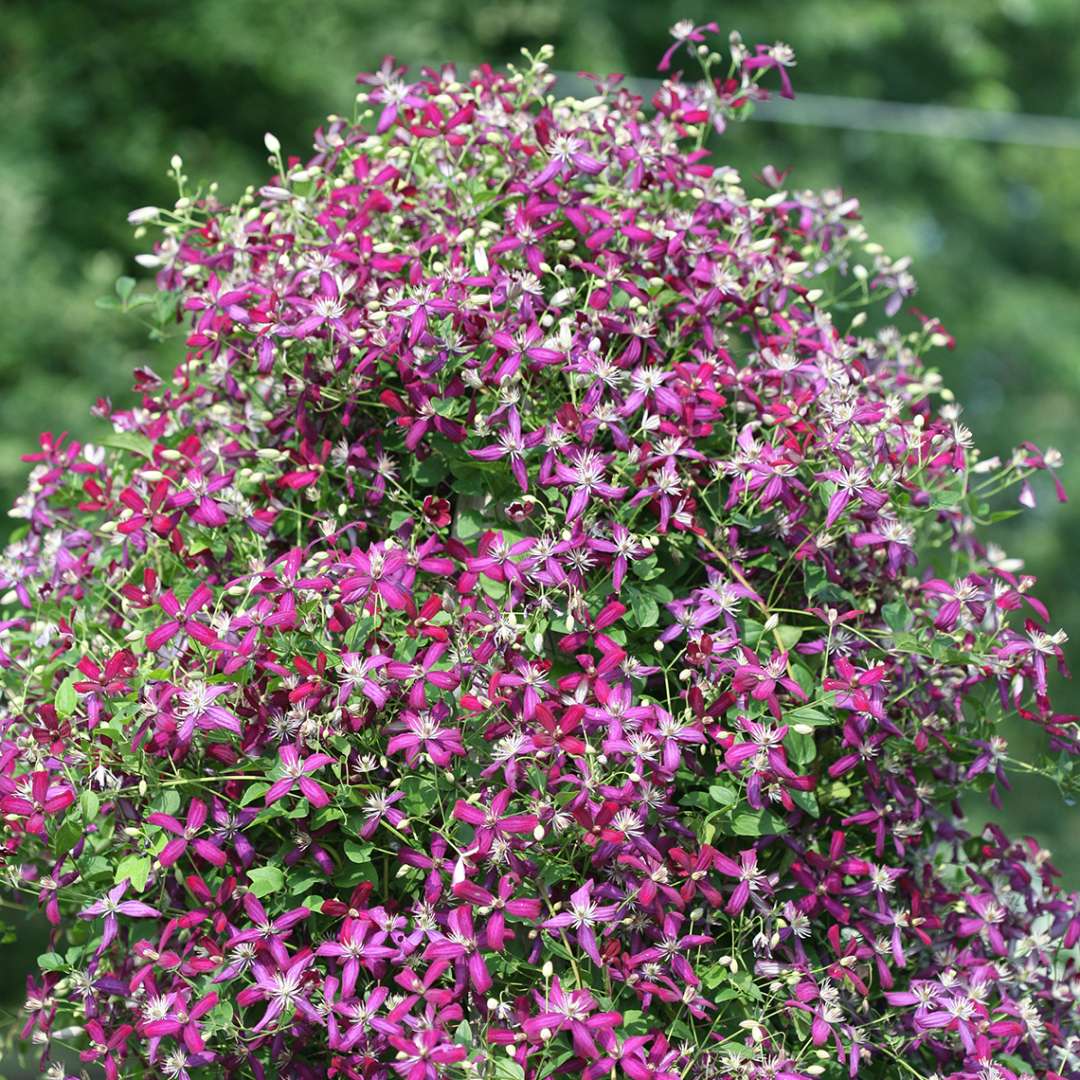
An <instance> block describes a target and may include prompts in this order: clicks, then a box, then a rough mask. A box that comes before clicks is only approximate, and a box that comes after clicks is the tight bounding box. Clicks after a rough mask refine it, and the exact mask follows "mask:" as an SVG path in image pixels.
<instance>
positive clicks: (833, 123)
mask: <svg viewBox="0 0 1080 1080" xmlns="http://www.w3.org/2000/svg"><path fill="white" fill-rule="evenodd" d="M556 75H557V76H558V84H557V85H558V89H559V91H560V93H566V94H570V95H571V96H575V97H576V96H582V97H584V96H587V95H588V94H591V93H592V92H593V90H592V83H588V82H586V81H585V80H584V79H582V78H581V77H580V76H578V75H575V74H572V73H571V72H564V71H560V72H556ZM622 85H623V86H625V87H626V88H627V89H628V90H630V91H632V92H633V93H635V94H640V95H641V96H642V97H645V98H651V97H652V96H653V94H655V93H656V91H657V90H658V89H659V88H660V85H661V84H660V82H659V80H657V79H641V78H628V79H624V80H623V83H622ZM752 119H756V120H765V121H767V122H769V123H774V124H796V125H799V126H804V127H827V128H841V129H846V130H849V131H872V132H882V133H885V134H890V135H924V136H930V137H932V138H939V139H966V140H970V141H975V142H990V143H1014V144H1017V145H1021V146H1047V147H1053V148H1056V149H1061V150H1080V120H1075V119H1073V118H1072V117H1067V116H1038V115H1034V114H1031V113H1015V112H998V111H994V110H990V109H964V108H957V107H955V106H952V105H914V104H911V103H908V102H900V101H874V100H872V99H870V98H852V97H837V96H832V95H829V94H804V93H799V94H797V95H796V97H795V100H794V101H784V100H783V99H780V98H771V99H770V100H768V101H762V102H758V103H757V104H756V105H755V106H754V112H753V114H752Z"/></svg>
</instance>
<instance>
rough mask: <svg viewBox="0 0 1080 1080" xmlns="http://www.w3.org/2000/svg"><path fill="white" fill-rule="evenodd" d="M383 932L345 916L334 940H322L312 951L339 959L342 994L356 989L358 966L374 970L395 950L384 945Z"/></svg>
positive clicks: (348, 996)
mask: <svg viewBox="0 0 1080 1080" xmlns="http://www.w3.org/2000/svg"><path fill="white" fill-rule="evenodd" d="M386 937H387V935H386V932H385V931H383V930H378V929H376V927H375V926H374V925H373V924H372V923H370V922H368V921H367V920H364V919H352V918H347V919H346V920H345V921H344V922H343V923H342V924H341V929H340V930H339V931H338V936H337V940H336V941H325V942H323V944H322V945H320V946H319V947H318V948H317V949H316V950H315V955H316V956H333V957H336V958H337V959H338V960H340V961H341V962H342V968H341V993H342V996H343V997H346V998H350V997H352V996H353V991H354V990H355V989H356V980H357V978H358V977H359V975H360V969H361V968H363V969H364V970H366V971H371V972H374V971H375V970H376V967H377V966H378V965H379V963H380V962H381V961H383V960H386V959H387V958H389V957H391V956H393V955H394V954H395V952H396V951H397V950H395V949H392V948H390V947H389V946H388V945H384V944H383V942H385V941H386Z"/></svg>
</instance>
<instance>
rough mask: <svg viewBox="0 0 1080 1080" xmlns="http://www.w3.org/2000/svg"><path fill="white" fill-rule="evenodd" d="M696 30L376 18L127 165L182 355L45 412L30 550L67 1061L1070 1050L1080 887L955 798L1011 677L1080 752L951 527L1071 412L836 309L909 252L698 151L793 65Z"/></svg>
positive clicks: (29, 750) (769, 1077) (1042, 652)
mask: <svg viewBox="0 0 1080 1080" xmlns="http://www.w3.org/2000/svg"><path fill="white" fill-rule="evenodd" d="M714 31H715V27H714V26H711V25H709V26H703V27H697V26H693V25H692V24H689V23H688V24H679V25H678V26H676V27H675V28H674V30H673V34H674V37H675V45H674V46H673V47H672V49H670V50H668V52H667V53H666V54H665V55H664V58H663V63H662V67H664V68H665V69H666V68H667V67H668V66H669V65H670V64H671V63H672V61H673V59H674V57H675V56H676V55H677V54H679V53H680V52H681V51H682V50H684V49H688V50H692V55H694V56H696V57H697V58H698V60H699V61H700V63H701V65H702V68H703V76H704V77H703V78H702V79H700V80H699V81H688V80H685V79H684V78H683V77H682V76H681V75H677V76H675V77H673V78H672V79H670V80H669V81H667V82H666V83H664V85H663V87H662V88H661V89H660V91H659V92H658V93H657V94H656V96H655V98H654V99H653V100H652V101H651V102H643V101H642V100H641V99H640V98H638V97H636V96H634V94H632V93H631V92H630V91H629V90H627V89H626V88H624V87H623V86H622V85H621V83H620V80H619V79H617V78H612V79H609V80H604V81H597V83H596V93H595V96H594V97H592V98H590V99H589V100H587V101H576V100H568V101H556V100H555V99H554V98H553V97H552V96H551V89H552V83H553V78H552V76H551V73H550V71H549V69H548V66H547V61H548V59H549V58H550V56H549V53H548V52H547V50H541V51H540V52H539V53H538V54H537V55H536V56H530V57H529V60H528V63H527V64H524V65H521V66H520V67H518V68H515V69H511V70H509V71H497V70H494V69H492V68H490V67H486V66H485V67H481V68H479V69H478V70H476V71H474V72H472V73H471V74H469V75H468V76H462V75H459V74H458V73H457V72H456V71H455V70H454V69H453V68H451V67H444V68H440V69H437V70H434V69H431V70H424V71H422V72H421V73H420V74H419V75H416V76H409V75H408V74H407V72H406V71H405V70H404V69H402V68H399V67H397V66H396V65H395V64H394V62H393V60H388V61H387V62H386V63H385V64H384V65H383V67H382V68H381V69H380V70H379V71H378V72H375V73H373V74H370V75H363V76H361V77H360V80H359V81H360V83H361V85H362V87H363V89H362V91H361V93H360V95H359V96H358V105H357V113H356V115H354V116H353V117H352V118H351V119H346V118H341V117H336V118H332V119H331V120H330V121H328V122H327V124H326V125H325V126H324V127H323V128H320V129H319V131H317V132H316V135H315V154H314V156H313V157H311V158H310V159H309V160H307V161H306V162H301V161H300V160H298V159H292V158H289V159H284V158H283V157H282V156H281V151H280V147H279V145H278V141H277V140H276V139H275V138H274V137H273V136H268V137H267V148H268V150H269V152H270V155H271V161H272V163H273V166H274V168H275V171H276V175H274V177H273V178H272V181H271V182H270V183H269V184H268V185H267V186H265V187H263V188H261V189H259V190H258V191H254V190H253V191H250V192H249V193H248V194H246V195H244V196H243V197H242V198H241V199H240V200H239V202H238V203H237V204H236V205H234V206H227V205H222V204H221V203H219V202H218V201H217V199H216V197H215V196H214V194H213V193H208V194H203V193H201V192H199V191H193V190H190V189H189V188H188V187H187V179H186V177H184V176H183V174H182V163H180V162H174V173H175V175H176V178H177V181H178V182H179V184H180V198H179V199H178V201H177V203H176V205H175V207H174V208H172V209H168V210H159V209H156V208H144V209H143V210H140V211H136V212H135V213H134V214H133V216H132V218H133V222H134V223H135V224H136V225H137V226H138V228H139V230H140V231H142V230H145V229H146V228H147V226H148V225H155V226H158V227H160V228H161V230H162V235H161V238H160V240H159V241H158V242H157V243H156V245H155V247H154V250H153V252H152V253H151V254H149V255H147V256H146V257H144V259H143V262H144V263H145V264H146V265H152V266H154V267H156V268H157V285H158V289H159V290H160V293H161V296H162V299H161V300H159V301H154V303H156V304H157V308H158V310H159V311H161V312H163V313H164V315H163V320H164V321H163V324H162V327H161V332H163V333H165V332H168V331H169V328H170V326H171V327H172V328H173V330H175V329H176V328H178V327H182V328H183V329H182V330H181V332H182V333H185V334H186V349H187V351H186V355H185V358H184V361H183V363H182V364H180V365H179V366H178V367H177V369H176V370H175V372H174V373H173V375H172V377H171V378H170V379H164V378H160V377H158V376H157V375H155V374H154V373H153V372H152V371H150V370H148V369H142V370H140V371H138V372H137V373H136V387H135V390H136V393H137V395H138V404H137V405H136V406H135V407H133V408H131V409H127V410H117V409H113V408H112V406H111V405H110V404H109V403H108V402H104V401H103V402H99V404H98V406H97V412H98V414H99V415H100V416H102V417H103V418H105V419H107V420H108V421H109V422H110V424H111V429H112V430H111V434H110V435H108V436H107V437H105V438H103V440H102V445H95V446H90V445H86V446H80V445H78V444H75V443H71V442H68V441H66V440H65V439H64V438H54V437H52V436H48V435H47V436H44V437H43V438H42V444H41V449H40V452H38V453H36V454H33V455H30V456H29V457H28V460H29V461H31V462H32V463H33V471H32V474H31V478H30V483H29V486H28V488H27V492H26V494H25V496H23V497H22V498H21V499H20V500H19V502H18V504H17V506H16V508H15V514H16V516H18V517H20V518H22V519H24V522H23V525H22V527H21V528H20V529H19V530H18V531H17V533H16V534H15V536H14V538H13V539H12V541H11V543H10V545H9V546H8V548H7V549H6V551H5V552H4V554H3V556H2V558H0V593H2V594H3V597H2V603H3V605H4V607H3V610H2V612H0V615H2V619H0V686H2V698H0V809H2V811H3V815H4V835H3V859H4V887H5V893H6V895H7V896H8V898H9V902H14V903H17V904H21V905H27V906H33V905H37V906H39V907H40V909H41V910H42V911H43V912H44V915H45V917H46V918H47V919H48V921H49V923H50V924H51V926H52V928H53V931H52V943H51V947H50V951H49V952H48V953H46V954H45V955H43V956H42V957H40V959H39V966H40V971H39V972H38V973H37V974H36V975H34V976H33V977H31V978H30V980H29V984H28V989H27V999H26V1018H25V1024H24V1026H23V1028H22V1031H21V1033H20V1036H21V1039H22V1040H24V1041H25V1042H27V1043H29V1044H31V1045H32V1046H34V1047H36V1048H37V1049H38V1051H39V1052H40V1054H41V1060H42V1068H43V1070H44V1073H45V1075H46V1076H47V1077H49V1078H50V1080H62V1078H64V1077H67V1076H68V1075H69V1073H70V1072H71V1068H72V1066H71V1065H70V1062H71V1060H72V1054H73V1053H77V1054H78V1055H79V1056H80V1057H81V1059H82V1061H83V1062H84V1063H87V1064H91V1063H92V1064H93V1065H94V1066H95V1067H96V1068H98V1069H103V1070H104V1073H105V1075H106V1076H107V1077H109V1078H110V1080H112V1078H115V1077H121V1076H124V1077H137V1076H146V1075H156V1076H163V1077H168V1078H170V1080H177V1078H179V1080H188V1078H196V1077H237V1078H240V1077H254V1078H258V1080H263V1078H266V1077H271V1076H281V1077H286V1076H287V1077H296V1078H312V1080H313V1078H316V1077H325V1076H335V1077H347V1078H350V1080H360V1078H370V1080H389V1078H391V1077H395V1076H396V1077H405V1078H407V1080H434V1078H437V1077H449V1078H455V1077H456V1078H459V1080H466V1078H490V1080H495V1078H501V1080H513V1078H517V1080H542V1078H545V1077H561V1076H567V1077H584V1078H586V1080H600V1078H601V1077H609V1076H625V1077H628V1078H630V1080H690V1078H693V1080H706V1078H717V1080H810V1078H812V1077H826V1078H828V1077H855V1076H858V1077H864V1078H867V1077H868V1078H874V1077H877V1078H883V1077H900V1076H912V1077H926V1078H929V1077H936V1078H949V1080H1019V1078H1024V1077H1031V1076H1037V1077H1040V1078H1043V1080H1054V1078H1058V1080H1060V1078H1076V1077H1080V1028H1078V1015H1080V1005H1078V1003H1080V969H1078V966H1077V943H1078V941H1080V898H1078V897H1077V896H1076V895H1070V894H1067V893H1065V892H1064V891H1063V890H1061V889H1060V888H1059V887H1058V886H1057V885H1056V884H1055V877H1056V871H1055V870H1054V868H1053V866H1052V865H1051V863H1050V862H1049V859H1048V855H1047V853H1046V852H1045V851H1042V850H1041V849H1040V848H1039V847H1038V845H1037V844H1035V843H1034V842H1032V841H1028V840H1024V841H1019V842H1017V841H1014V840H1010V839H1009V838H1007V837H1006V836H1005V835H1003V834H1002V833H1001V831H1000V830H999V829H997V828H996V827H993V826H991V827H989V828H987V829H986V830H985V831H984V832H983V833H982V835H975V836H973V835H969V834H968V832H966V831H965V829H964V822H963V819H962V817H961V815H960V812H959V809H958V807H957V805H956V803H955V796H956V792H957V790H958V788H959V787H960V786H962V785H969V786H970V787H971V788H973V789H979V790H983V791H988V792H989V794H990V797H991V798H992V799H994V800H999V799H1000V797H1001V795H1002V792H1003V790H1004V789H1007V787H1008V775H1009V771H1010V764H1011V760H1012V759H1010V757H1009V753H1008V747H1007V745H1006V743H1005V741H1004V739H1003V738H1002V735H1001V725H1002V722H1003V721H1004V720H1005V719H1006V718H1007V717H1009V716H1017V715H1018V716H1020V717H1022V718H1024V719H1025V720H1026V721H1029V722H1030V723H1031V724H1033V725H1036V726H1037V727H1039V728H1040V729H1042V730H1043V731H1044V732H1045V739H1046V744H1047V747H1048V749H1049V750H1051V751H1053V752H1054V753H1055V754H1056V755H1058V761H1057V763H1055V765H1054V769H1055V770H1056V772H1055V780H1057V782H1058V783H1060V784H1063V785H1068V784H1071V783H1072V780H1071V777H1070V773H1069V768H1068V766H1069V762H1070V759H1071V758H1072V757H1073V756H1075V755H1076V753H1077V750H1078V749H1080V744H1078V740H1077V734H1078V726H1077V720H1076V718H1075V717H1071V716H1064V715H1060V714H1058V713H1056V712H1055V711H1054V708H1053V706H1052V704H1051V700H1050V690H1049V682H1050V678H1049V675H1050V670H1051V669H1052V668H1054V667H1055V666H1059V667H1061V666H1063V654H1062V643H1063V641H1064V637H1063V635H1062V634H1061V633H1060V632H1055V631H1053V630H1052V629H1051V627H1052V625H1053V624H1052V623H1050V622H1049V621H1048V620H1049V617H1050V616H1049V613H1048V611H1047V609H1046V608H1045V607H1044V606H1043V605H1042V604H1041V603H1040V602H1039V601H1038V600H1037V599H1035V598H1034V597H1033V596H1032V595H1031V591H1030V590H1031V586H1032V581H1031V579H1030V578H1027V577H1023V576H1018V568H1017V567H1016V566H1015V565H1014V564H1013V563H1011V562H1009V561H1007V560H1005V559H1004V557H1003V556H1001V555H1000V554H999V553H997V552H996V551H994V550H992V549H991V550H988V549H987V548H986V547H985V546H984V543H983V542H982V540H980V536H979V531H978V529H977V528H976V526H979V525H981V524H983V523H985V522H986V520H987V519H988V518H989V517H990V515H991V513H992V511H991V509H990V502H989V500H990V498H991V496H993V495H996V494H997V493H998V492H999V491H1000V490H1002V489H1003V488H1004V487H1006V486H1007V485H1009V484H1013V483H1015V484H1018V485H1021V486H1022V487H1021V500H1022V501H1023V502H1025V503H1028V502H1030V501H1031V499H1032V495H1031V491H1032V489H1031V485H1030V483H1029V477H1030V476H1032V474H1034V473H1035V472H1037V471H1039V470H1045V469H1049V468H1051V467H1053V465H1054V464H1055V463H1056V459H1055V456H1054V455H1053V454H1052V452H1050V451H1045V452H1044V451H1039V450H1038V449H1036V448H1035V447H1033V446H1025V447H1021V448H1020V449H1019V450H1018V451H1017V453H1016V454H1015V455H1014V456H1013V458H1011V459H1010V460H1009V461H1007V462H998V461H985V460H983V459H981V458H980V456H979V454H978V452H977V451H976V450H975V449H974V448H973V447H972V445H971V439H970V435H969V433H968V432H967V430H966V429H965V428H964V427H963V425H962V424H961V422H960V419H959V415H960V414H959V409H958V407H957V406H956V405H955V404H954V403H953V402H952V399H951V397H950V396H949V395H948V394H947V393H946V392H944V391H943V390H942V387H941V383H940V380H939V379H938V378H937V377H936V375H935V373H934V372H933V371H932V370H928V369H927V368H926V367H924V364H923V356H924V354H925V353H926V352H927V351H928V350H929V349H930V348H932V347H935V346H940V345H942V344H946V343H947V342H948V340H949V339H948V335H947V334H946V332H945V331H944V329H943V328H942V327H941V325H940V324H939V323H938V322H936V321H935V320H933V319H928V318H926V317H925V316H918V317H916V318H914V319H912V320H911V325H910V326H907V327H906V328H905V327H904V326H901V327H894V326H888V325H884V326H882V328H881V329H880V330H878V331H877V332H876V333H873V334H863V333H861V332H860V328H861V327H862V326H863V325H864V322H865V320H866V313H865V312H863V311H859V312H858V313H854V312H853V308H859V307H862V306H872V305H875V304H881V305H884V306H885V308H886V311H887V313H888V314H889V315H893V314H896V313H897V312H899V311H900V310H901V308H902V307H903V305H904V302H905V301H906V298H907V296H908V295H909V294H910V292H911V291H912V289H913V288H914V285H913V282H912V280H911V278H910V274H909V273H908V272H907V269H906V262H904V260H899V261H896V262H891V261H890V260H888V259H887V258H886V257H885V256H883V255H882V254H881V253H880V251H879V249H877V248H876V246H874V245H871V244H869V242H868V238H867V236H866V234H865V230H864V228H863V226H862V224H861V222H860V220H859V216H858V204H857V203H856V202H855V200H853V199H850V198H847V197H844V196H842V195H841V194H840V193H838V192H832V191H829V192H825V193H822V194H814V193H809V192H794V191H792V190H789V189H788V188H787V187H786V186H785V183H784V178H783V177H782V176H781V175H780V174H778V173H777V172H776V170H774V169H771V168H770V169H766V170H765V171H764V173H763V176H762V179H761V180H756V181H754V182H752V183H750V182H748V183H746V185H745V186H744V183H743V181H742V180H741V178H740V177H739V176H738V175H737V173H736V172H735V171H734V170H733V169H731V168H729V167H726V166H723V165H719V164H717V163H716V162H715V161H714V160H712V159H711V158H710V157H709V156H708V154H707V152H706V151H705V150H704V149H703V142H704V140H705V138H706V136H707V135H708V133H709V132H710V130H712V129H715V130H722V129H723V127H724V125H725V123H726V121H727V120H728V119H732V118H735V117H737V116H739V115H740V114H742V113H743V112H745V111H746V110H747V109H748V108H750V107H752V104H753V102H754V101H757V100H761V99H762V98H763V97H765V96H766V91H765V90H764V89H763V88H762V87H761V86H760V85H759V81H760V80H761V79H762V78H763V77H764V76H766V75H767V74H768V73H769V72H770V71H775V72H778V74H779V78H780V80H781V87H782V93H784V94H790V85H789V83H788V73H787V70H786V69H787V68H788V67H790V66H791V64H792V63H793V60H792V56H791V53H790V50H788V49H787V47H786V46H783V45H770V46H764V45H762V46H758V47H757V48H756V49H754V50H753V51H751V50H749V49H747V48H746V47H745V46H744V45H743V44H742V42H741V40H740V39H739V38H738V36H737V35H732V37H731V38H730V40H729V42H728V48H727V50H726V51H727V53H728V60H727V62H724V63H722V62H721V59H720V57H719V55H718V54H717V53H715V52H713V51H712V48H711V46H710V45H709V44H708V41H709V40H710V35H711V34H712V33H713V32H714ZM138 295H139V294H136V299H138ZM172 301H175V306H173V307H171V306H170V303H171V302H172ZM147 303H150V301H149V299H147ZM170 311H175V312H176V313H177V315H176V318H175V319H174V320H172V321H171V322H170V319H169V313H170ZM902 318H903V319H905V320H906V319H907V316H906V315H904V316H902ZM1029 767H1034V766H1029ZM76 1068H77V1066H76Z"/></svg>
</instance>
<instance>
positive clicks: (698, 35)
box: [656, 19, 720, 71]
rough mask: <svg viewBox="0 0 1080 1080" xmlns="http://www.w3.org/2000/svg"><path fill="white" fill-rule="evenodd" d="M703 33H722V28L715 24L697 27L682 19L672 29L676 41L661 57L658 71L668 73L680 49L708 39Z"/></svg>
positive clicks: (709, 23) (688, 20)
mask: <svg viewBox="0 0 1080 1080" xmlns="http://www.w3.org/2000/svg"><path fill="white" fill-rule="evenodd" d="M703 31H709V32H710V33H713V34H718V33H719V32H720V27H719V26H718V25H717V24H716V23H714V22H708V23H702V24H701V26H695V25H694V24H693V22H692V21H691V20H690V19H680V20H679V21H678V22H677V23H676V24H675V25H674V26H673V27H672V28H671V36H672V37H673V38H674V39H675V43H674V44H673V45H669V46H668V47H667V50H666V51H665V53H664V55H663V56H662V57H660V63H659V64H657V65H656V69H657V71H667V70H668V68H670V67H671V58H672V57H673V56H674V55H675V52H676V50H678V49H680V48H681V47H682V46H683V45H686V46H687V47H689V46H690V44H691V43H693V44H695V45H697V44H700V43H701V42H703V41H706V40H707V38H706V36H705V33H704V32H703Z"/></svg>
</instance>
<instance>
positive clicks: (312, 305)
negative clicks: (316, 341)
mask: <svg viewBox="0 0 1080 1080" xmlns="http://www.w3.org/2000/svg"><path fill="white" fill-rule="evenodd" d="M341 291H342V290H341V282H340V281H339V280H338V279H337V278H336V277H335V276H334V275H333V274H331V273H329V272H328V271H326V270H324V271H322V273H320V274H319V288H318V290H317V291H316V292H315V293H314V294H313V295H312V296H311V297H310V298H309V297H304V296H287V297H286V298H285V300H286V303H289V304H291V305H292V306H293V307H294V308H297V309H298V310H299V311H302V312H303V311H306V312H307V315H305V316H304V317H303V318H302V319H301V320H300V321H299V322H298V323H295V324H293V325H292V326H290V327H287V328H285V329H286V330H287V332H288V334H289V336H290V337H294V338H306V337H311V335H312V334H314V333H315V331H316V330H321V329H322V328H323V327H329V328H330V329H331V330H333V331H334V332H335V333H336V334H339V335H340V336H341V337H342V338H346V339H347V338H349V337H351V335H352V331H351V330H350V328H349V324H348V323H347V322H346V320H345V315H346V312H347V311H348V304H347V303H346V301H345V299H344V298H343V297H342V295H341Z"/></svg>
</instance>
